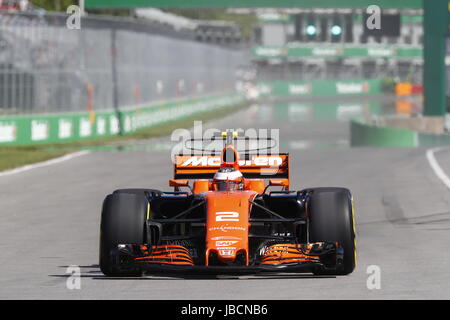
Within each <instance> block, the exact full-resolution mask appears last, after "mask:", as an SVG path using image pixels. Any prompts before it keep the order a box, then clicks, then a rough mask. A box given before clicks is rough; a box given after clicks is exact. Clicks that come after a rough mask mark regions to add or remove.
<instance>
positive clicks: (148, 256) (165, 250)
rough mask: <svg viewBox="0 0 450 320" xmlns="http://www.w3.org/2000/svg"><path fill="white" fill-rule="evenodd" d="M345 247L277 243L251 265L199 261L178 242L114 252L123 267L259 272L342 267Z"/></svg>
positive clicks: (126, 246)
mask: <svg viewBox="0 0 450 320" xmlns="http://www.w3.org/2000/svg"><path fill="white" fill-rule="evenodd" d="M343 255H344V250H343V248H342V246H340V245H339V243H333V242H318V243H310V244H277V245H273V246H269V247H268V248H267V249H266V251H265V253H264V254H263V255H262V256H261V257H260V259H258V260H259V261H258V262H256V263H254V264H252V265H249V266H239V265H234V264H230V265H225V266H205V265H195V264H194V260H193V259H192V257H191V256H190V254H189V251H188V250H187V249H186V248H184V247H182V246H177V245H162V246H147V245H139V244H120V245H118V246H117V254H114V255H112V256H113V257H114V259H116V263H117V264H118V265H120V267H121V268H123V269H136V268H138V269H141V270H142V271H143V272H150V273H182V274H196V273H206V274H252V273H258V272H278V273H283V272H291V273H292V272H293V273H308V272H314V271H316V270H330V271H333V270H339V269H340V268H341V267H342V263H343Z"/></svg>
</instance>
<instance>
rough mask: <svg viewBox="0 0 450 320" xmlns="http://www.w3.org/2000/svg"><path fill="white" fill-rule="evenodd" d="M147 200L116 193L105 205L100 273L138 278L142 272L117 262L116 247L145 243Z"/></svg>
mask: <svg viewBox="0 0 450 320" xmlns="http://www.w3.org/2000/svg"><path fill="white" fill-rule="evenodd" d="M147 211H148V201H147V198H146V197H145V196H144V195H143V194H137V193H136V194H133V193H114V194H110V195H108V196H107V197H106V199H105V200H104V202H103V208H102V217H101V223H100V270H101V271H102V272H103V274H104V275H106V276H108V277H138V276H141V275H142V272H141V271H140V270H139V269H129V268H123V267H122V266H120V265H119V264H118V261H117V245H118V244H121V243H124V244H125V243H126V244H141V243H144V240H145V221H146V218H147Z"/></svg>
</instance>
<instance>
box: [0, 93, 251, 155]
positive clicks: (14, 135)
mask: <svg viewBox="0 0 450 320" xmlns="http://www.w3.org/2000/svg"><path fill="white" fill-rule="evenodd" d="M243 101H244V98H243V97H242V96H241V95H239V94H228V95H213V96H207V97H201V98H192V99H186V100H178V101H172V102H167V103H156V104H153V105H147V106H141V107H137V108H131V109H123V110H120V111H118V112H116V111H100V112H80V113H59V114H55V113H52V114H39V115H26V116H6V117H1V118H0V146H11V145H14V146H19V145H35V144H48V143H56V142H70V141H76V140H83V139H93V138H102V137H111V136H116V135H119V134H130V133H133V132H136V131H137V130H139V129H142V128H149V127H152V126H155V125H160V124H164V123H167V122H170V121H175V120H181V119H183V118H186V117H189V116H192V115H194V114H199V113H202V112H211V111H214V110H218V109H224V108H227V107H231V106H235V105H237V104H239V103H242V102H243Z"/></svg>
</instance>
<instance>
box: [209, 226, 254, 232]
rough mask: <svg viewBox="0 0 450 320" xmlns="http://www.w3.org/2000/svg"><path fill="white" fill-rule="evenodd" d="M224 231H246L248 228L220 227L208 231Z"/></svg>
mask: <svg viewBox="0 0 450 320" xmlns="http://www.w3.org/2000/svg"><path fill="white" fill-rule="evenodd" d="M217 230H219V231H222V232H228V231H229V230H235V231H246V230H247V229H246V228H243V227H231V226H229V225H224V226H219V227H211V228H209V229H208V231H217Z"/></svg>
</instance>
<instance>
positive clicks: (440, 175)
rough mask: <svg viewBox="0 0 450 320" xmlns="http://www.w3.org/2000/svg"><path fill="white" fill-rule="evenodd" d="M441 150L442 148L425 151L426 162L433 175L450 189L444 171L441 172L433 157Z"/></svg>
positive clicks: (449, 179) (449, 180)
mask: <svg viewBox="0 0 450 320" xmlns="http://www.w3.org/2000/svg"><path fill="white" fill-rule="evenodd" d="M441 150H443V148H437V149H429V150H428V151H427V159H428V162H429V163H430V166H431V168H432V169H433V171H434V173H435V174H436V175H437V176H438V178H439V179H440V180H441V181H442V182H443V183H444V184H445V185H446V186H447V188H449V189H450V178H449V177H448V176H447V174H446V173H445V172H444V170H442V168H441V166H440V165H439V163H438V162H437V160H436V158H435V157H434V154H435V153H436V152H439V151H441Z"/></svg>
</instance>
